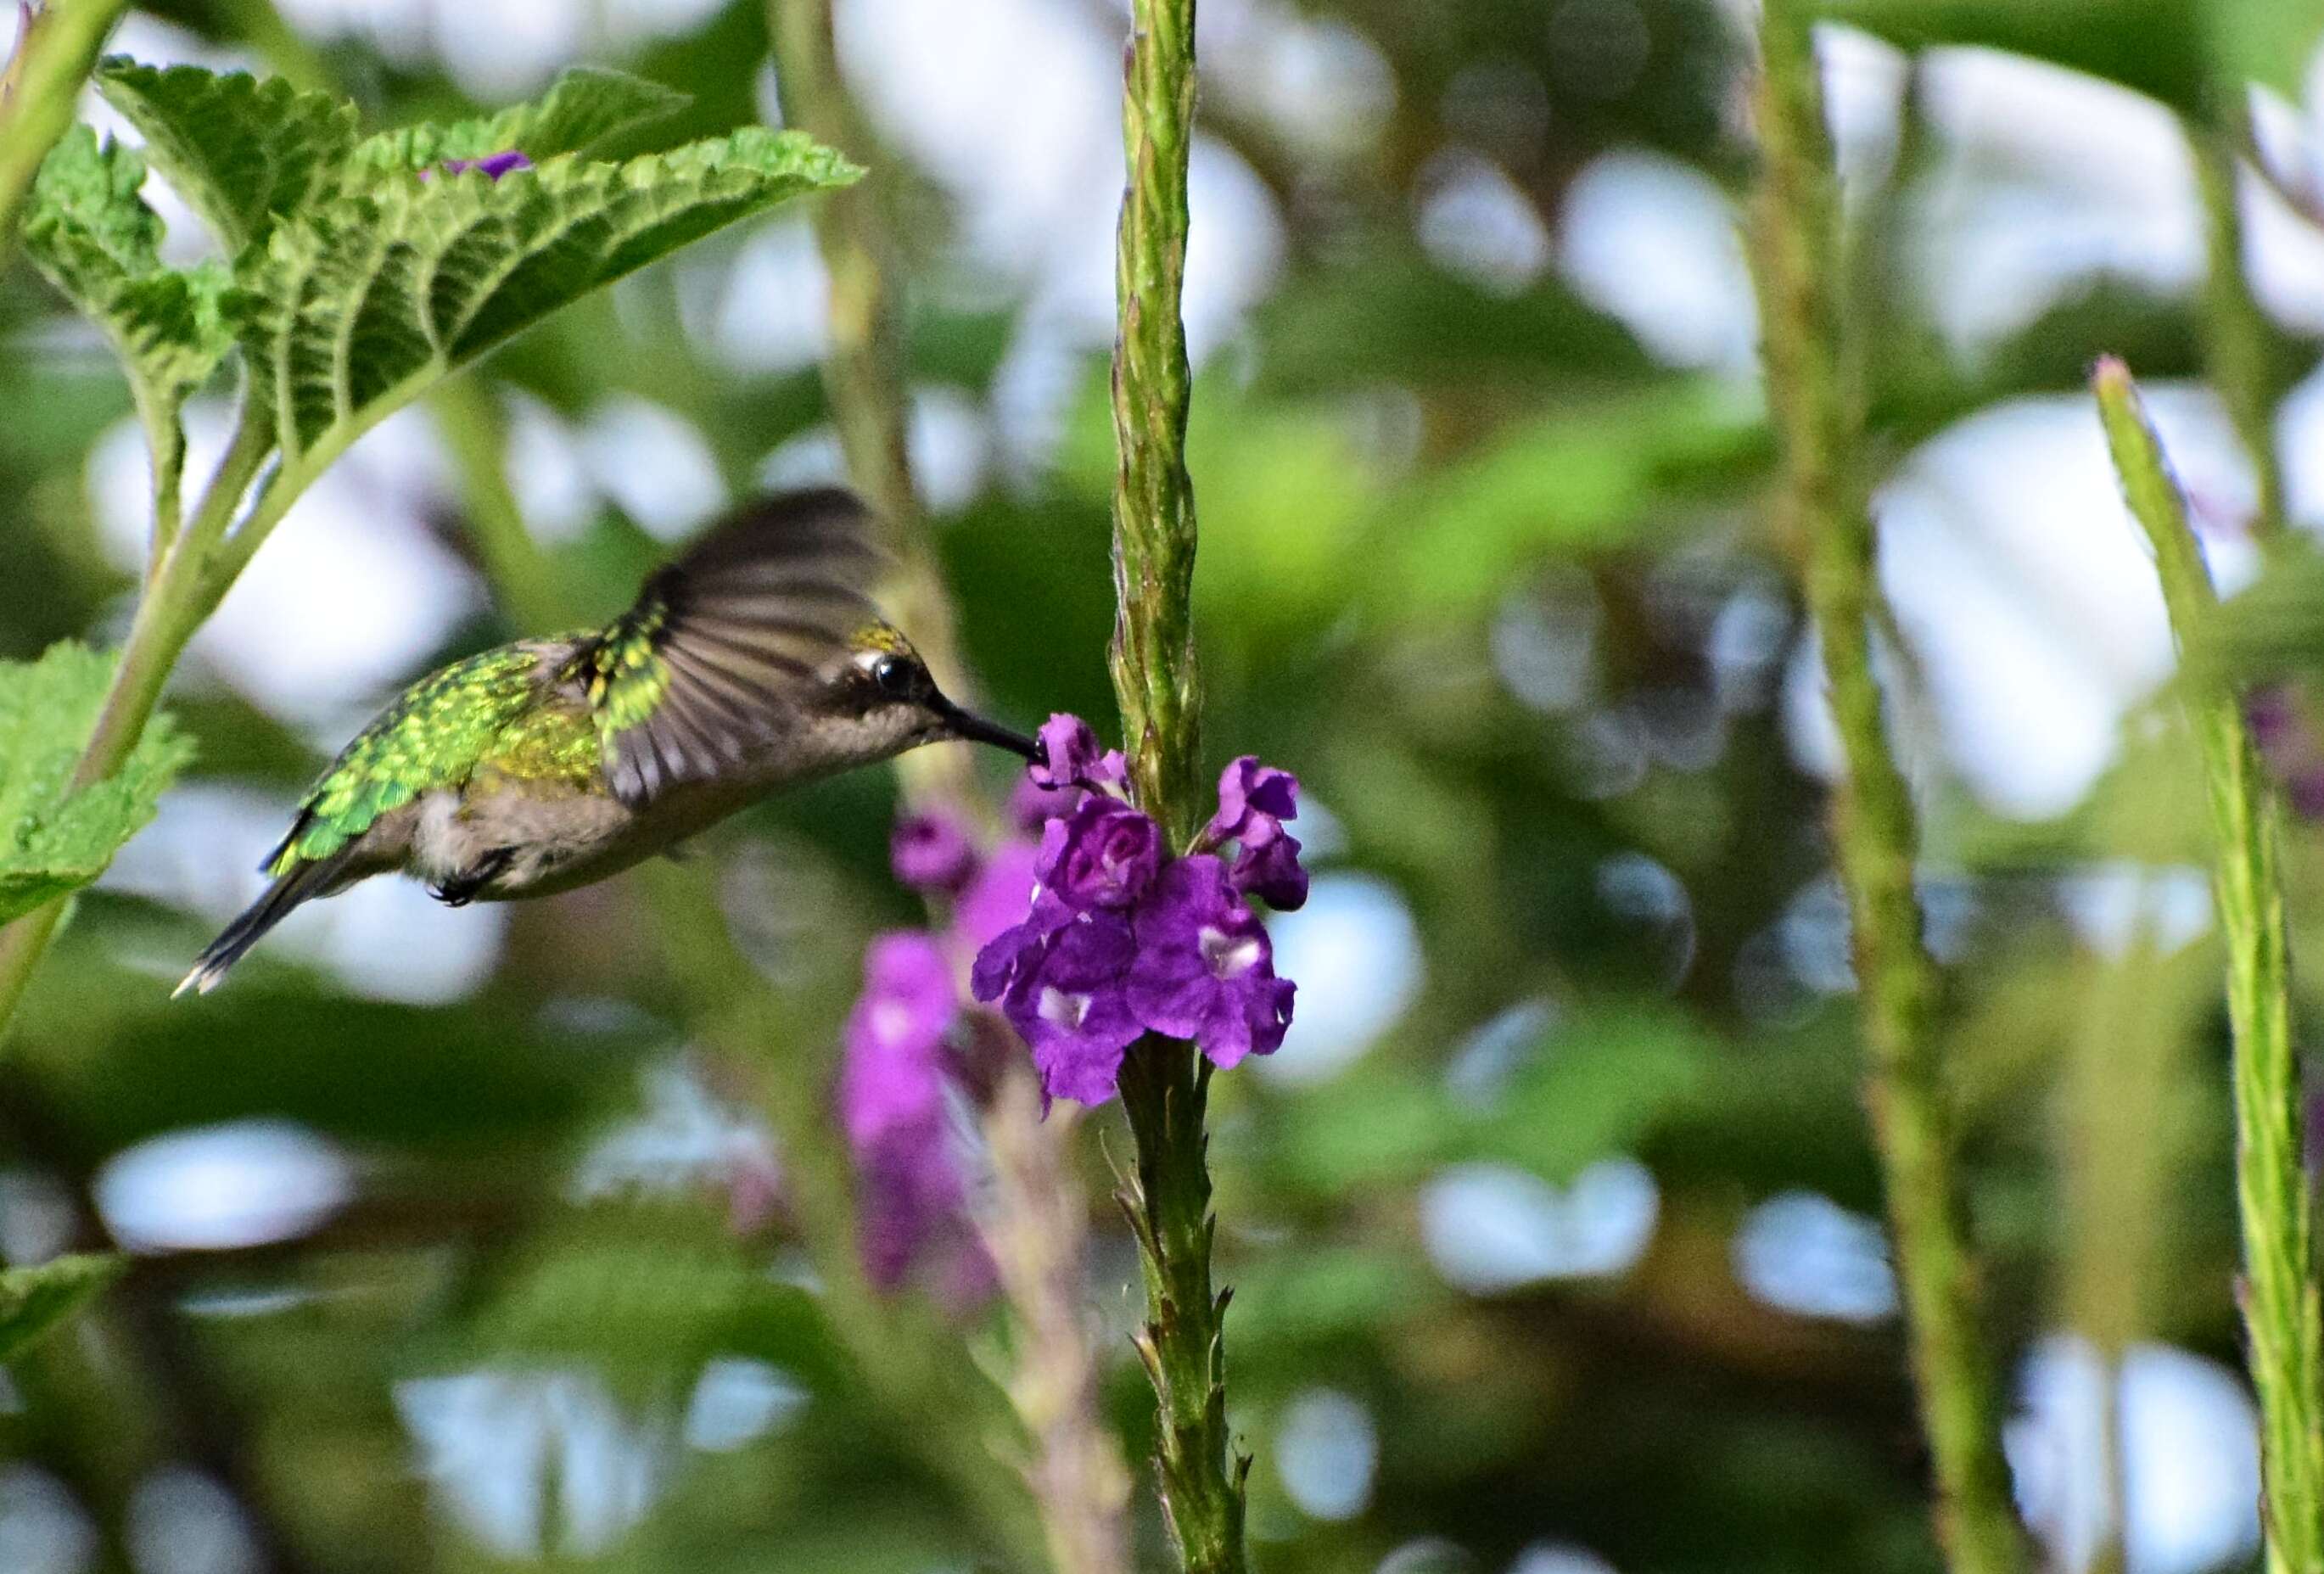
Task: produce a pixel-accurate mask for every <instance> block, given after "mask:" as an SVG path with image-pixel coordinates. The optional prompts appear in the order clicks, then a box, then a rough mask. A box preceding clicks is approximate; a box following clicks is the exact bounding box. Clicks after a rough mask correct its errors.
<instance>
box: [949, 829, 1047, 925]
mask: <svg viewBox="0 0 2324 1574" xmlns="http://www.w3.org/2000/svg"><path fill="white" fill-rule="evenodd" d="M1039 858H1040V854H1039V851H1037V849H1036V848H1035V847H1034V845H1033V844H1032V843H1031V842H1019V841H1017V840H1015V839H1013V838H1012V839H1011V840H1010V841H1007V842H1002V843H1001V845H1000V846H998V847H996V848H994V849H993V850H992V853H991V857H989V858H987V859H986V860H985V861H984V862H983V863H982V865H981V866H979V868H978V869H977V871H976V877H975V878H974V879H972V880H970V881H969V882H968V888H967V889H965V890H964V891H962V892H961V894H960V899H959V900H958V901H957V902H955V903H954V904H953V909H952V926H953V933H954V934H956V935H958V936H959V937H960V939H961V941H962V942H963V943H964V945H965V946H966V947H967V948H968V949H969V950H971V951H981V950H982V949H983V948H984V947H985V946H987V945H990V944H991V943H992V942H993V941H994V940H995V939H996V938H998V937H999V936H1000V935H1001V934H1004V933H1006V932H1007V931H1009V930H1010V929H1013V928H1015V927H1016V926H1017V925H1019V924H1022V923H1023V922H1025V920H1026V918H1027V917H1028V916H1030V914H1031V913H1032V911H1033V887H1034V885H1035V884H1036V883H1037V881H1038V879H1040V877H1039V876H1038V875H1037V874H1036V873H1035V872H1034V865H1035V864H1036V863H1037V862H1038V861H1039Z"/></svg>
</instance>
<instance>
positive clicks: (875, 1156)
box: [839, 930, 967, 1286]
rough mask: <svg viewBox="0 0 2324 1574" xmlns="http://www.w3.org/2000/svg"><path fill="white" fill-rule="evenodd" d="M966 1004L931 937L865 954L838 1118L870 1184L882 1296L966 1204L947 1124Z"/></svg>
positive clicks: (867, 1247) (868, 1262)
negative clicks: (952, 1043) (949, 1034)
mask: <svg viewBox="0 0 2324 1574" xmlns="http://www.w3.org/2000/svg"><path fill="white" fill-rule="evenodd" d="M959 1004H960V1002H959V998H958V995H957V994H956V993H955V991H954V987H953V980H952V967H951V964H950V963H949V962H947V961H946V960H945V953H944V950H943V948H942V947H941V946H939V945H937V943H936V941H935V940H934V939H933V938H932V937H930V936H928V935H927V934H920V933H918V931H915V930H899V931H896V932H893V933H890V934H882V935H881V936H880V937H879V938H878V939H876V940H874V941H873V942H872V943H871V948H870V949H869V950H868V951H866V952H865V953H864V956H863V993H862V998H860V999H858V1000H857V1001H856V1003H855V1009H854V1010H853V1012H851V1013H850V1014H849V1016H848V1018H847V1026H846V1029H845V1031H844V1035H843V1043H844V1048H845V1058H844V1062H843V1063H842V1065H841V1068H840V1075H839V1113H840V1121H841V1124H842V1125H843V1126H844V1128H845V1130H846V1133H847V1141H848V1146H850V1148H851V1149H853V1152H854V1155H855V1163H856V1168H857V1171H858V1172H859V1174H860V1175H861V1177H862V1187H863V1208H862V1242H861V1244H862V1252H863V1262H864V1266H865V1269H866V1270H867V1271H868V1272H869V1273H870V1274H871V1277H872V1279H873V1281H874V1282H875V1283H877V1284H881V1285H882V1286H893V1285H894V1284H897V1283H898V1282H899V1281H900V1280H901V1279H902V1277H903V1275H904V1274H905V1272H906V1270H907V1269H908V1268H909V1267H910V1266H911V1263H912V1261H913V1259H914V1258H915V1256H918V1254H919V1252H920V1251H921V1249H922V1247H924V1246H925V1245H926V1244H927V1242H928V1241H930V1240H931V1239H933V1238H936V1236H937V1235H938V1234H940V1233H941V1232H942V1231H943V1230H945V1229H946V1228H948V1227H949V1225H950V1224H951V1222H952V1221H953V1220H954V1219H955V1217H956V1216H957V1215H958V1213H959V1212H960V1210H961V1206H962V1203H963V1201H964V1199H965V1197H966V1194H967V1192H966V1185H965V1183H964V1181H963V1179H962V1177H961V1174H960V1167H959V1164H958V1162H957V1160H956V1158H955V1156H954V1152H953V1148H952V1143H951V1133H950V1130H949V1128H948V1126H947V1123H946V1120H945V1055H944V1041H945V1031H946V1030H947V1029H948V1028H949V1027H950V1026H952V1022H953V1018H954V1015H955V1013H956V1012H957V1011H958V1009H959Z"/></svg>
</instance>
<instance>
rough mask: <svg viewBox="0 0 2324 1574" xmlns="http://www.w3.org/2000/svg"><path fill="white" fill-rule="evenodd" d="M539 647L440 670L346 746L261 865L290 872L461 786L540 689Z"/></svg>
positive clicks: (490, 654) (513, 648)
mask: <svg viewBox="0 0 2324 1574" xmlns="http://www.w3.org/2000/svg"><path fill="white" fill-rule="evenodd" d="M540 665H541V651H540V649H539V648H538V647H530V646H524V645H503V646H500V647H498V648H496V649H491V650H486V651H484V652H482V653H481V654H479V655H475V656H471V657H468V658H466V659H465V660H462V661H456V662H454V663H453V664H452V665H451V666H449V667H444V668H443V669H441V670H440V671H437V672H432V673H430V674H429V675H428V676H427V677H423V678H421V679H420V681H419V682H418V683H415V684H413V685H412V686H410V688H408V689H405V690H404V691H403V693H402V694H401V695H398V696H397V698H396V700H395V703H394V704H392V705H390V706H388V708H387V709H386V710H384V711H383V712H381V713H380V714H379V716H378V717H377V718H376V719H375V720H374V721H373V723H371V725H370V726H368V727H365V728H364V730H363V731H362V732H358V733H356V734H355V740H354V741H352V742H350V743H349V744H348V745H347V746H346V748H345V749H343V750H340V751H339V757H338V758H337V759H335V760H333V761H331V764H330V767H329V769H327V770H325V771H324V772H323V774H322V776H321V778H319V779H318V780H317V781H316V783H315V785H314V787H312V788H311V789H310V790H309V792H308V794H307V796H306V797H305V799H304V800H302V801H301V802H300V805H299V815H298V818H297V819H296V820H294V821H293V822H292V823H291V831H290V834H288V835H286V836H284V837H283V838H282V840H281V842H279V843H278V844H277V845H276V846H275V849H274V851H272V852H270V853H268V854H267V855H266V861H265V862H264V863H263V864H262V865H260V869H261V870H262V871H263V872H264V873H266V874H271V875H275V876H278V877H280V876H282V875H287V874H289V873H291V870H294V869H295V868H296V867H298V866H299V865H300V864H303V863H315V862H319V861H322V860H324V859H327V858H328V857H330V856H331V855H332V854H333V853H335V852H337V851H339V849H340V848H342V847H344V846H346V844H347V843H348V842H353V841H354V840H355V838H356V837H358V836H361V835H362V834H363V833H364V832H365V831H368V830H370V829H371V827H372V825H373V824H374V822H375V821H377V820H378V819H379V817H380V816H381V815H385V814H388V813H390V812H391V811H392V810H395V809H400V808H401V807H402V806H403V805H406V804H408V803H410V802H411V801H412V800H413V799H414V798H417V797H419V796H420V795H421V794H423V793H427V792H429V791H431V790H433V789H435V788H437V787H452V786H457V784H459V783H460V782H463V781H466V779H467V778H468V776H469V774H470V773H471V772H472V771H474V770H475V768H476V763H477V761H478V760H480V759H483V758H484V756H485V755H486V754H487V753H488V752H489V751H490V750H491V749H492V747H493V744H494V743H495V742H496V741H498V740H499V739H500V737H501V736H502V734H503V732H505V731H506V730H507V729H508V727H509V726H510V725H511V724H512V723H514V722H515V721H516V720H517V719H518V718H519V717H520V716H521V715H522V714H523V713H524V711H525V709H526V707H527V706H528V705H530V704H532V703H533V702H534V700H535V699H536V697H537V696H538V695H539V690H540V686H541V677H540Z"/></svg>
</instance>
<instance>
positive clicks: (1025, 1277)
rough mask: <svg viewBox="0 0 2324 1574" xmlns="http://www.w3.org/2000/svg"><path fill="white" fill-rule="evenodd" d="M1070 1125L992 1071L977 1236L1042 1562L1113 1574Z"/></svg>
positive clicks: (1119, 1488) (1112, 1461) (1115, 1511)
mask: <svg viewBox="0 0 2324 1574" xmlns="http://www.w3.org/2000/svg"><path fill="white" fill-rule="evenodd" d="M1074 1125H1075V1122H1074V1120H1073V1119H1072V1118H1070V1116H1069V1115H1068V1114H1067V1113H1066V1112H1065V1110H1064V1109H1060V1110H1059V1111H1058V1112H1057V1113H1056V1115H1055V1116H1053V1117H1052V1118H1051V1119H1050V1120H1049V1121H1047V1123H1044V1122H1043V1120H1042V1118H1041V1091H1040V1088H1039V1085H1038V1084H1037V1082H1035V1081H1034V1079H1033V1078H1032V1077H1031V1076H1029V1075H1017V1076H1010V1077H1006V1078H1004V1079H1002V1081H1001V1086H1000V1088H999V1089H998V1090H997V1091H996V1092H995V1094H994V1097H993V1108H992V1109H991V1113H990V1115H989V1116H988V1118H987V1119H986V1121H985V1127H984V1130H985V1138H986V1140H987V1142H988V1143H989V1144H990V1145H991V1150H992V1172H993V1199H992V1209H991V1219H990V1220H988V1221H987V1223H986V1226H985V1231H984V1238H985V1244H986V1246H987V1247H988V1248H989V1249H990V1250H991V1253H992V1260H993V1264H994V1266H995V1267H996V1268H997V1269H998V1270H999V1272H1000V1275H1001V1291H1002V1293H1004V1294H1006V1295H1007V1296H1008V1298H1009V1304H1010V1309H1011V1311H1012V1312H1013V1313H1014V1314H1015V1321H1016V1323H1017V1327H1016V1330H1015V1337H1016V1343H1017V1348H1016V1349H1015V1350H1014V1351H1013V1352H1012V1354H1013V1356H1014V1369H1013V1370H1012V1371H1010V1373H1009V1375H1008V1384H1009V1396H1010V1401H1011V1402H1012V1403H1013V1404H1015V1405H1016V1406H1017V1413H1018V1415H1019V1418H1020V1419H1022V1420H1023V1422H1025V1427H1026V1431H1028V1433H1029V1434H1030V1435H1031V1437H1032V1441H1033V1456H1032V1459H1031V1461H1030V1462H1029V1464H1028V1466H1027V1469H1026V1473H1027V1475H1028V1477H1029V1479H1030V1480H1031V1482H1032V1487H1033V1496H1034V1498H1035V1500H1036V1501H1037V1502H1038V1503H1039V1504H1040V1505H1041V1521H1042V1529H1043V1530H1044V1532H1045V1533H1047V1537H1048V1542H1049V1566H1050V1567H1051V1568H1053V1569H1056V1570H1057V1571H1058V1574H1084V1571H1086V1574H1120V1571H1121V1570H1126V1569H1129V1567H1130V1555H1129V1548H1128V1540H1129V1538H1128V1533H1127V1530H1126V1527H1125V1525H1124V1523H1123V1511H1124V1508H1125V1506H1126V1505H1127V1502H1128V1498H1129V1495H1130V1479H1129V1475H1128V1472H1126V1471H1125V1470H1124V1469H1123V1468H1122V1463H1121V1454H1120V1450H1118V1449H1117V1448H1116V1447H1115V1446H1114V1441H1113V1438H1112V1436H1111V1434H1110V1433H1109V1432H1108V1431H1106V1430H1105V1428H1104V1427H1103V1425H1102V1423H1100V1422H1099V1421H1098V1418H1097V1398H1098V1390H1099V1386H1100V1381H1101V1376H1102V1374H1101V1373H1100V1371H1099V1368H1098V1361H1097V1353H1096V1350H1095V1349H1094V1348H1093V1345H1092V1341H1091V1338H1090V1318H1089V1313H1088V1311H1087V1308H1086V1307H1085V1305H1084V1301H1085V1299H1086V1295H1087V1291H1086V1288H1085V1280H1084V1273H1083V1269H1084V1261H1083V1258H1084V1250H1085V1248H1086V1246H1087V1235H1088V1219H1087V1217H1086V1212H1085V1210H1084V1208H1083V1206H1082V1198H1081V1192H1080V1189H1079V1188H1078V1187H1077V1186H1076V1185H1075V1184H1074V1177H1073V1175H1072V1174H1070V1173H1069V1172H1068V1171H1067V1169H1066V1167H1065V1155H1067V1154H1069V1153H1070V1152H1071V1151H1072V1149H1071V1147H1070V1146H1069V1139H1070V1137H1071V1135H1072V1132H1073V1129H1074Z"/></svg>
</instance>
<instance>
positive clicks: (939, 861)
mask: <svg viewBox="0 0 2324 1574" xmlns="http://www.w3.org/2000/svg"><path fill="white" fill-rule="evenodd" d="M888 856H889V861H890V865H891V866H892V867H893V868H894V870H895V871H896V879H898V880H899V881H901V882H902V883H903V884H905V885H908V886H909V887H911V888H913V889H914V890H916V891H957V890H959V889H960V888H962V887H963V886H965V885H966V884H968V882H969V879H971V877H973V875H974V874H975V873H976V846H975V843H973V842H971V841H970V840H969V839H968V827H967V826H966V825H965V824H963V823H962V821H961V818H960V816H959V815H955V814H954V813H952V812H951V811H950V810H947V809H930V810H927V811H924V812H923V813H920V814H918V815H910V816H908V817H907V818H905V819H903V820H901V821H899V822H898V824H897V826H896V833H895V834H894V835H893V836H892V837H890V839H889V842H888Z"/></svg>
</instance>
